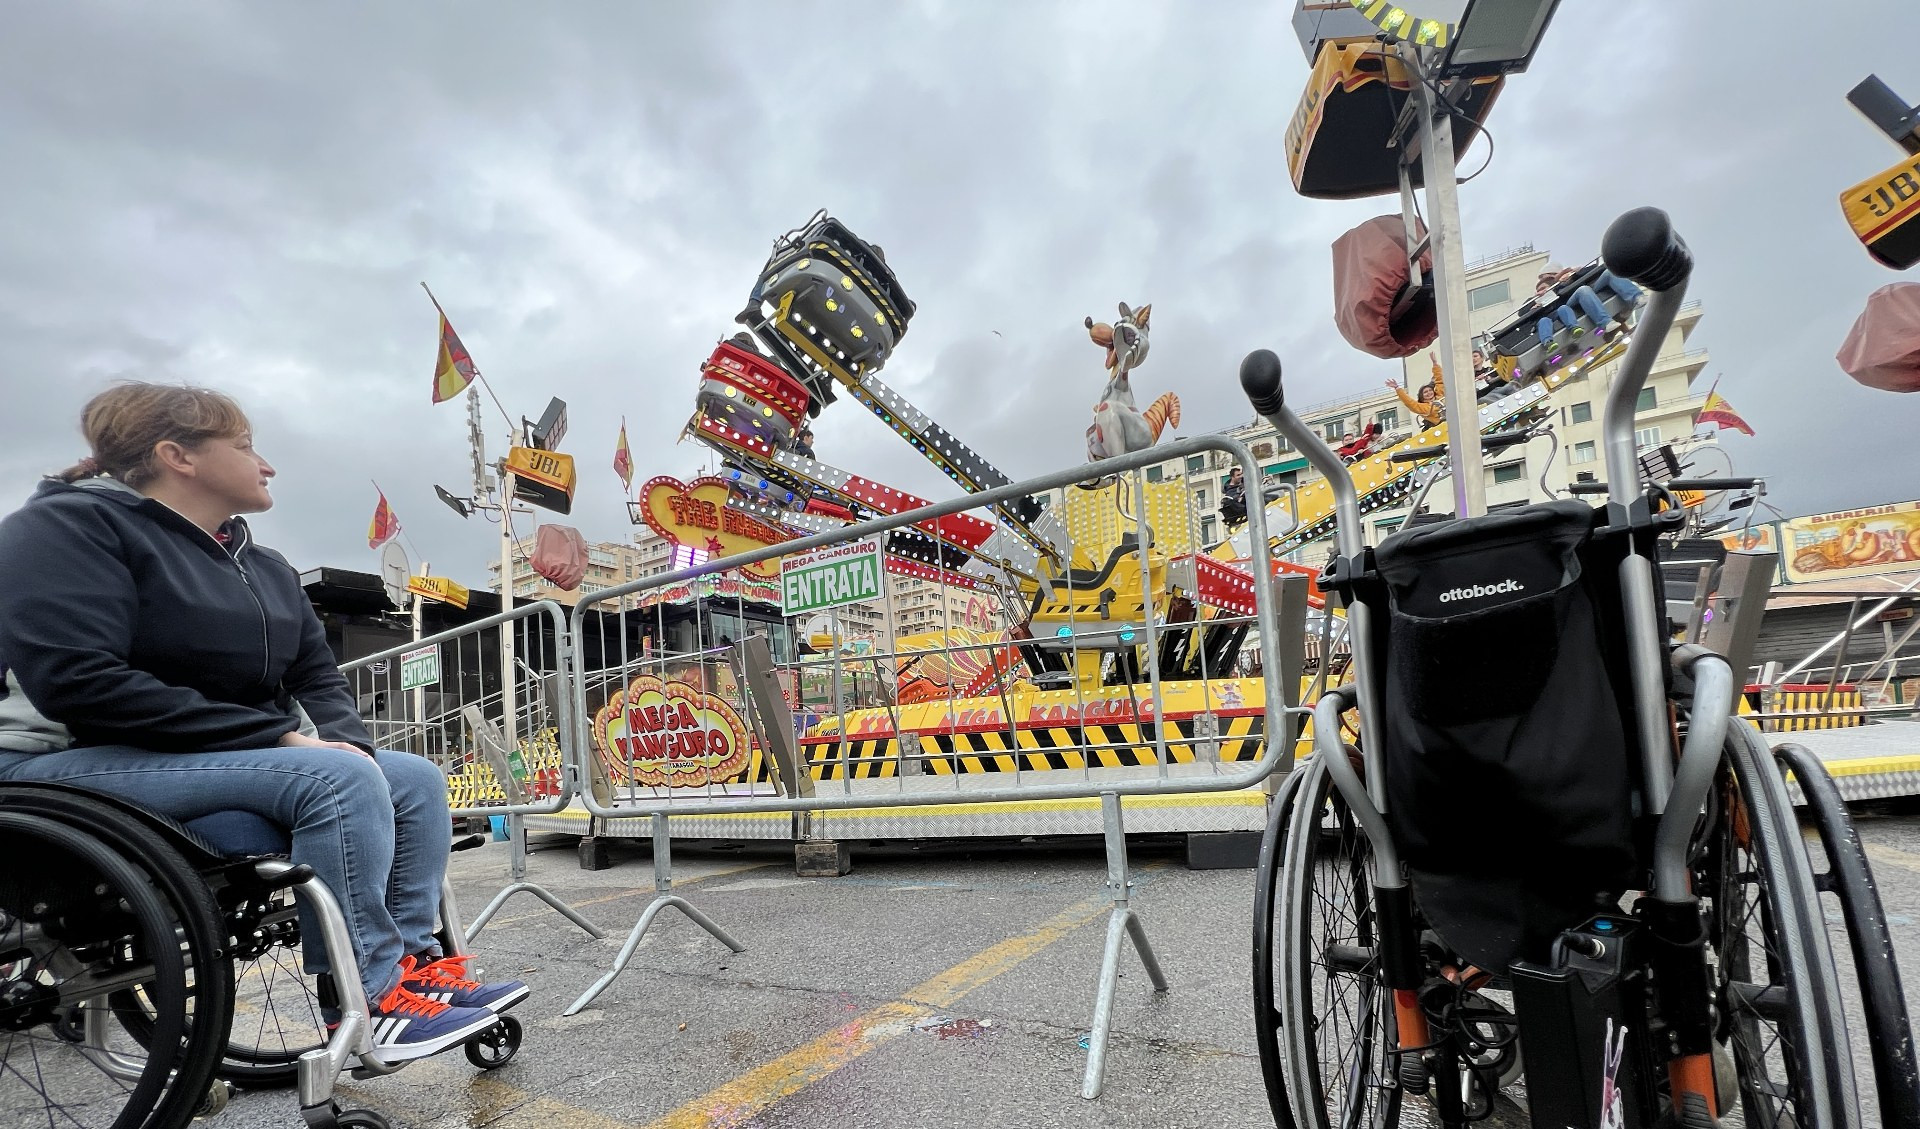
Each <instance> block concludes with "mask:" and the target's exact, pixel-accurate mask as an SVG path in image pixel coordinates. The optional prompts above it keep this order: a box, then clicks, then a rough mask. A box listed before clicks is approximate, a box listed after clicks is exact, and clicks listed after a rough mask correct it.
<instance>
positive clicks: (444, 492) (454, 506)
mask: <svg viewBox="0 0 1920 1129" xmlns="http://www.w3.org/2000/svg"><path fill="white" fill-rule="evenodd" d="M433 492H434V493H435V494H438V495H439V496H440V500H441V501H442V502H445V503H446V504H447V508H448V509H451V510H452V511H453V512H454V513H457V514H459V515H460V516H461V517H466V516H467V515H469V514H471V513H472V512H473V505H472V503H470V502H468V501H467V500H466V499H465V498H456V497H454V496H453V493H452V492H451V491H449V490H448V489H447V488H446V487H444V486H435V487H434V488H433Z"/></svg>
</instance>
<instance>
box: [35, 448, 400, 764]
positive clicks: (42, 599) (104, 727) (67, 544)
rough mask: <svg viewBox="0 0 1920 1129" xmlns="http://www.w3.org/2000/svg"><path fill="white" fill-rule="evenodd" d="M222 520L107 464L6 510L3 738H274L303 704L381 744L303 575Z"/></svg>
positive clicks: (333, 736) (208, 748) (341, 733)
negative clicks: (132, 483)
mask: <svg viewBox="0 0 1920 1129" xmlns="http://www.w3.org/2000/svg"><path fill="white" fill-rule="evenodd" d="M223 533H224V534H225V540H224V543H223V542H222V540H221V539H218V538H215V537H212V536H210V535H208V534H207V532H206V531H205V530H202V529H201V528H200V527H198V526H196V525H194V524H193V523H192V522H190V521H188V520H187V519H186V518H185V517H183V516H181V515H180V514H178V513H176V512H175V511H173V510H172V509H170V508H168V507H167V506H166V505H164V504H162V503H160V502H157V501H154V500H153V499H151V498H147V497H144V496H143V495H141V494H140V493H138V492H137V491H135V490H133V489H131V488H129V487H127V486H125V485H123V484H121V483H119V482H116V481H114V480H112V479H104V478H102V479H89V480H84V481H82V482H81V483H78V484H74V485H68V484H66V483H62V482H58V481H54V480H48V481H46V482H43V483H41V485H40V488H39V490H38V491H37V492H35V494H34V495H33V497H32V498H31V499H29V500H28V502H27V504H26V505H25V506H24V507H22V508H21V509H19V510H17V511H15V512H14V513H12V514H9V515H8V516H7V517H6V518H5V519H4V520H0V749H6V750H13V751H23V752H45V751H52V750H54V749H58V748H63V747H67V746H69V745H73V746H82V745H128V746H133V747H135V748H141V749H148V750H152V751H154V752H183V753H184V752H213V751H220V750H230V749H262V748H269V747H272V746H273V745H275V744H277V743H278V742H279V740H280V738H281V737H282V736H284V735H285V734H287V733H289V732H292V731H294V730H296V729H300V728H302V716H301V715H302V712H303V711H304V714H305V717H306V718H307V719H310V720H311V721H312V723H313V729H314V730H316V731H317V732H318V733H319V735H320V737H321V738H322V739H324V740H329V741H347V742H350V743H352V744H355V745H358V746H360V747H361V748H363V749H365V750H367V751H369V752H371V751H372V750H373V741H372V738H371V737H370V736H369V734H368V733H367V729H366V726H365V725H364V724H362V722H361V720H360V715H359V711H358V710H357V709H356V708H355V706H354V702H353V698H352V696H351V695H350V694H349V693H348V691H347V684H346V680H345V679H344V678H342V677H341V676H340V672H339V670H338V669H337V668H336V667H335V665H334V658H333V654H332V652H331V651H330V650H329V649H328V647H327V641H326V635H325V632H324V630H323V629H322V628H321V626H320V619H319V617H318V616H317V615H315V614H314V611H313V605H312V604H311V603H309V602H308V600H307V596H306V592H305V591H304V590H303V589H302V588H301V586H300V577H299V574H298V573H296V572H295V571H294V569H293V566H292V565H290V564H288V563H287V560H286V558H285V557H282V556H281V555H280V554H278V553H276V552H274V551H273V550H271V549H267V548H264V547H262V546H259V545H255V544H253V543H252V539H251V535H250V533H249V532H248V529H247V524H246V522H245V521H243V520H241V519H240V518H234V519H233V520H232V521H231V522H230V523H229V524H228V525H227V526H226V527H225V529H224V530H223Z"/></svg>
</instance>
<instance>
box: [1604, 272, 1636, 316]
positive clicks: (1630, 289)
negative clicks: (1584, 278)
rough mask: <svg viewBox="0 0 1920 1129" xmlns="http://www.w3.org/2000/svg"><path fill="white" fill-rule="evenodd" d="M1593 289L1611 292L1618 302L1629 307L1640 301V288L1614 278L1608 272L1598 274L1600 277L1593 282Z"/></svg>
mask: <svg viewBox="0 0 1920 1129" xmlns="http://www.w3.org/2000/svg"><path fill="white" fill-rule="evenodd" d="M1593 288H1594V289H1595V290H1611V291H1613V292H1614V293H1615V294H1618V295H1619V296H1620V300H1621V301H1622V302H1625V303H1626V304H1627V305H1628V306H1629V307H1631V306H1632V305H1633V304H1634V303H1635V302H1638V301H1639V300H1640V288H1639V287H1638V286H1635V285H1634V284H1633V283H1631V282H1628V281H1627V280H1626V279H1624V278H1616V277H1614V274H1613V272H1612V271H1610V270H1603V271H1601V272H1600V277H1599V278H1596V279H1594V280H1593Z"/></svg>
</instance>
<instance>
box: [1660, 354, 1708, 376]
mask: <svg viewBox="0 0 1920 1129" xmlns="http://www.w3.org/2000/svg"><path fill="white" fill-rule="evenodd" d="M1710 359H1711V358H1710V357H1709V355H1708V353H1707V350H1705V349H1687V350H1685V351H1676V352H1672V353H1666V354H1663V355H1661V356H1658V357H1655V358H1654V359H1653V369H1652V371H1651V372H1650V373H1649V374H1648V375H1650V376H1661V375H1664V374H1666V373H1670V372H1687V373H1688V374H1689V379H1691V374H1693V373H1697V372H1699V371H1700V370H1701V369H1703V368H1705V367H1707V361H1708V360H1710Z"/></svg>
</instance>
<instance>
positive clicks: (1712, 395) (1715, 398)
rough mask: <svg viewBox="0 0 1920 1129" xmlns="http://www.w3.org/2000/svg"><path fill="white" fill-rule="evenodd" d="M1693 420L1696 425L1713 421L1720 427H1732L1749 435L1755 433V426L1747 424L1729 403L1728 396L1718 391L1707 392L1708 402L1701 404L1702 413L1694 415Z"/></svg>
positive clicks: (1712, 422)
mask: <svg viewBox="0 0 1920 1129" xmlns="http://www.w3.org/2000/svg"><path fill="white" fill-rule="evenodd" d="M1693 422H1694V424H1695V425H1696V426H1697V425H1699V424H1703V423H1711V424H1714V425H1716V426H1718V427H1730V428H1732V429H1734V430H1735V431H1744V432H1746V433H1747V434H1748V435H1752V434H1753V428H1751V427H1749V426H1747V421H1746V420H1743V419H1741V418H1740V417H1739V415H1738V414H1736V413H1735V412H1734V410H1733V405H1732V404H1729V403H1727V400H1726V397H1724V396H1722V395H1720V393H1718V392H1713V391H1709V392H1708V393H1707V402H1706V403H1704V404H1702V405H1700V414H1699V415H1697V416H1695V417H1693Z"/></svg>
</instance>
